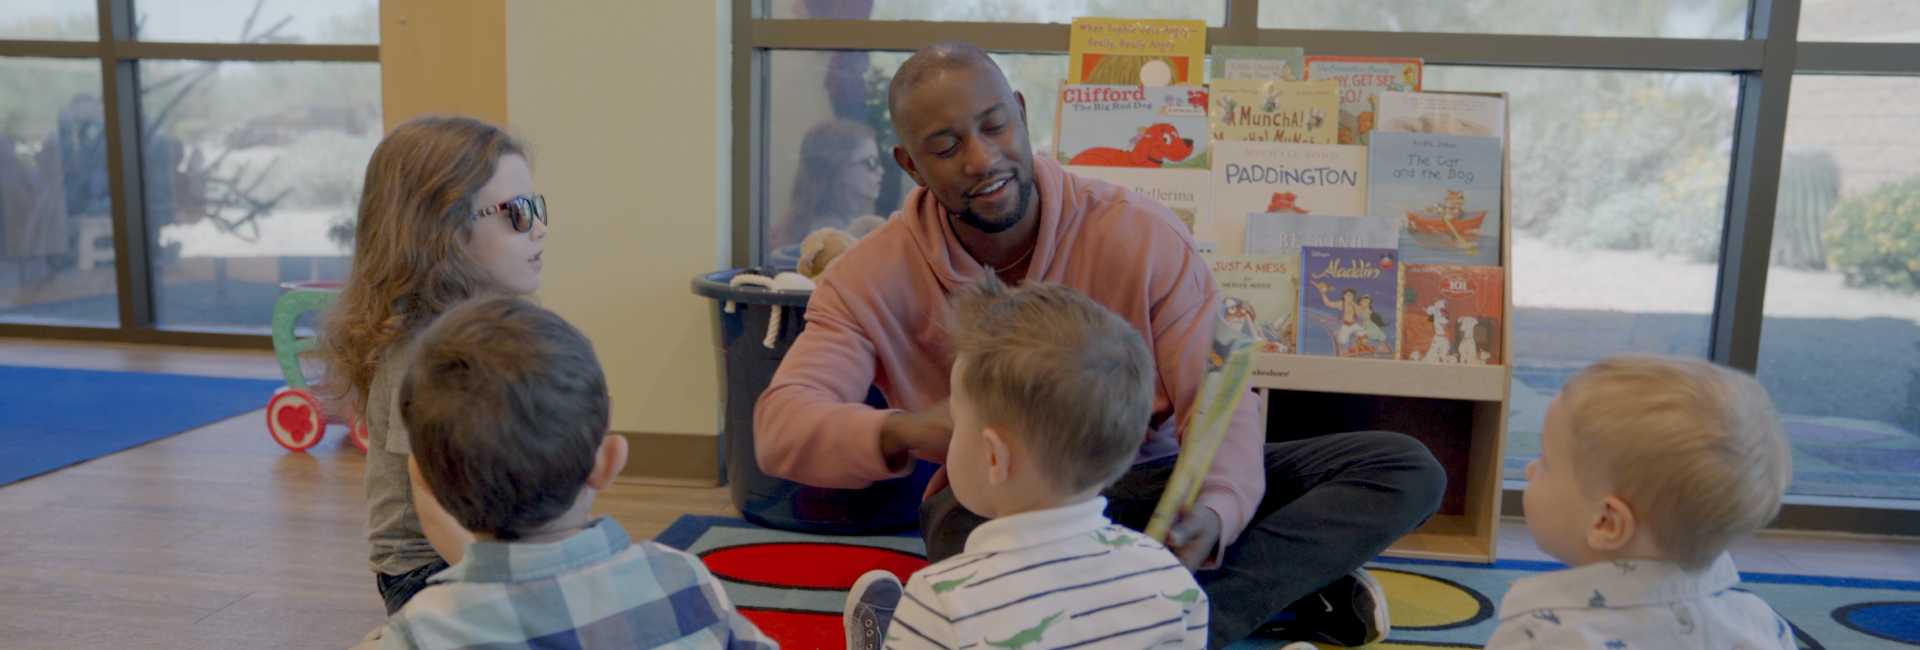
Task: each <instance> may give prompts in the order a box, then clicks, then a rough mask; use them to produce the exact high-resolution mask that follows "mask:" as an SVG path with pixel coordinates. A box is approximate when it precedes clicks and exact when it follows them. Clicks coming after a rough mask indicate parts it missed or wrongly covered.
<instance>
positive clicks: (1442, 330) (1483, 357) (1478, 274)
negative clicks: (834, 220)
mask: <svg viewBox="0 0 1920 650" xmlns="http://www.w3.org/2000/svg"><path fill="white" fill-rule="evenodd" d="M1505 280H1506V275H1505V273H1504V272H1503V271H1502V270H1501V269H1500V267H1497V266H1453V265H1447V264H1408V265H1407V268H1406V270H1405V271H1403V272H1402V275H1401V280H1400V284H1401V303H1402V305H1404V306H1403V307H1402V308H1401V313H1400V358H1402V359H1406V360H1409V361H1423V362H1426V363H1453V364H1462V365H1469V366H1497V365H1500V364H1501V363H1503V361H1502V359H1503V357H1502V355H1501V351H1500V347H1501V344H1502V343H1503V342H1502V341H1501V340H1500V333H1501V328H1500V326H1501V323H1502V314H1503V313H1504V311H1505V306H1506V298H1505V293H1506V292H1505Z"/></svg>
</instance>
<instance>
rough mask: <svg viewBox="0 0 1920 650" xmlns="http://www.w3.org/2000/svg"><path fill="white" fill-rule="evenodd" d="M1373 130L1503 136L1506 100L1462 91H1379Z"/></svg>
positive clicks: (1505, 125)
mask: <svg viewBox="0 0 1920 650" xmlns="http://www.w3.org/2000/svg"><path fill="white" fill-rule="evenodd" d="M1374 130H1375V131H1376V132H1382V131H1383V132H1391V133H1438V134H1444V135H1474V136H1482V137H1490V138H1505V137H1506V134H1507V100H1506V99H1505V98H1502V97H1497V96H1491V95H1468V94H1462V93H1414V92H1400V91H1391V90H1390V91H1387V92H1384V93H1380V119H1378V120H1376V121H1375V124H1374Z"/></svg>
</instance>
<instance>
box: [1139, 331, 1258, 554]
mask: <svg viewBox="0 0 1920 650" xmlns="http://www.w3.org/2000/svg"><path fill="white" fill-rule="evenodd" d="M1253 357H1254V352H1253V342H1252V340H1251V339H1247V338H1244V337H1241V336H1237V335H1235V334H1234V333H1233V332H1232V330H1231V329H1229V328H1227V327H1226V326H1225V323H1216V325H1215V329H1214V336H1213V353H1212V354H1210V355H1208V359H1207V374H1206V376H1205V377H1204V378H1203V379H1201V380H1200V392H1199V393H1198V394H1196V395H1194V398H1193V406H1191V407H1189V408H1188V410H1187V419H1186V428H1185V433H1184V434H1183V435H1182V436H1181V437H1180V455H1179V456H1178V457H1177V458H1175V460H1174V461H1173V473H1172V474H1171V475H1169V476H1168V477H1167V487H1166V489H1165V490H1164V491H1162V492H1161V493H1160V501H1159V502H1158V503H1156V504H1155V505H1154V508H1153V516H1152V517H1151V518H1149V519H1148V520H1147V529H1146V530H1145V531H1143V532H1145V533H1146V534H1147V537H1150V538H1152V539H1155V540H1160V541H1163V542H1164V541H1166V539H1167V531H1168V530H1170V529H1172V528H1173V522H1174V520H1175V519H1177V518H1178V517H1179V516H1180V511H1182V510H1187V509H1189V508H1192V507H1193V504H1194V502H1195V501H1197V500H1198V499H1199V498H1200V484H1201V482H1202V481H1204V480H1205V479H1206V477H1207V471H1208V470H1210V469H1212V468H1213V457H1214V455H1215V454H1217V453H1218V452H1219V451H1220V441H1221V440H1224V439H1225V438H1226V437H1227V425H1228V424H1230V423H1232V421H1233V412H1234V411H1235V410H1236V409H1238V408H1239V407H1240V400H1242V399H1245V398H1246V397H1247V396H1248V395H1250V394H1251V393H1252V392H1253V390H1252V388H1251V387H1250V385H1251V379H1252V378H1253Z"/></svg>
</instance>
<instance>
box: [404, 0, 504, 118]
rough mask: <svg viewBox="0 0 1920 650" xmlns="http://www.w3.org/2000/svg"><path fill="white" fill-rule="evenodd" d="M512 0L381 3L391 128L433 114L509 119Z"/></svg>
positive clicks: (430, 0) (428, 0) (442, 0)
mask: <svg viewBox="0 0 1920 650" xmlns="http://www.w3.org/2000/svg"><path fill="white" fill-rule="evenodd" d="M506 11H507V8H506V3H505V0H385V1H384V2H381V3H380V95H381V98H382V103H383V104H384V105H383V107H382V111H383V113H384V114H385V116H386V123H387V128H388V129H392V128H393V126H394V125H396V124H399V123H401V122H404V121H406V120H407V119H408V118H412V117H416V116H419V115H423V114H427V113H456V114H462V115H471V116H474V117H478V118H480V119H483V120H487V121H490V122H493V123H495V124H505V123H506V122H507V48H506V33H507V23H506Z"/></svg>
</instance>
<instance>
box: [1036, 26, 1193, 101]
mask: <svg viewBox="0 0 1920 650" xmlns="http://www.w3.org/2000/svg"><path fill="white" fill-rule="evenodd" d="M1206 58H1207V22H1206V21H1204V20H1155V19H1132V18H1075V19H1073V28H1072V32H1071V34H1070V35H1069V36H1068V37H1067V82H1068V83H1076V84H1126V85H1140V86H1199V85H1201V83H1202V80H1203V79H1204V78H1205V73H1206Z"/></svg>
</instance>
